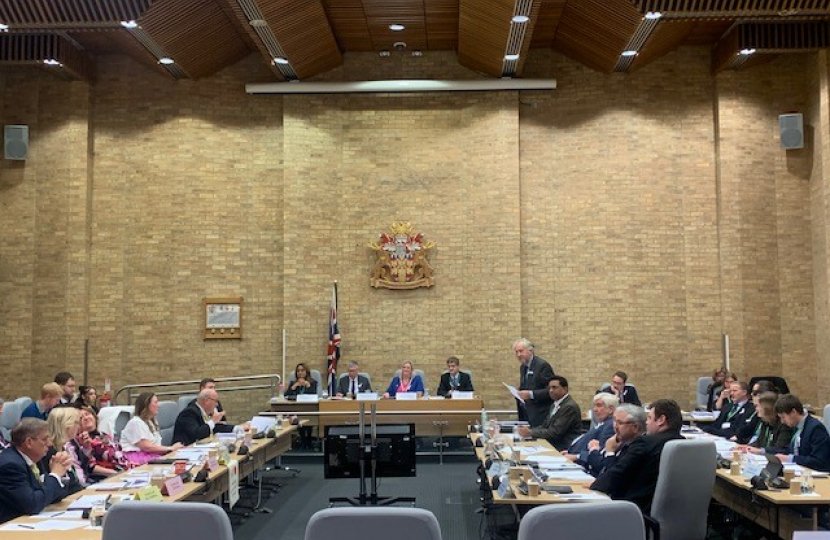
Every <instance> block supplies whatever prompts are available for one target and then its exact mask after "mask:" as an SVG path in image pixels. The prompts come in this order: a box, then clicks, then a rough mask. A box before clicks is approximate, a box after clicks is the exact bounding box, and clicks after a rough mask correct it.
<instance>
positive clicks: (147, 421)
mask: <svg viewBox="0 0 830 540" xmlns="http://www.w3.org/2000/svg"><path fill="white" fill-rule="evenodd" d="M158 414H159V399H158V397H156V395H155V394H154V393H153V392H143V393H142V394H140V395H139V396H138V399H136V400H135V416H133V417H132V418H130V421H129V422H127V425H126V426H124V429H123V430H122V431H121V447H122V448H123V449H124V457H126V458H127V461H129V462H130V463H132V464H133V465H144V464H145V463H147V462H148V461H150V460H152V459H155V458H157V457H159V456H160V455H163V454H167V453H169V452H174V451H176V450H178V449H179V448H181V447H182V443H175V444H174V445H172V446H164V445H162V444H161V432H160V431H159V424H158V421H156V417H157V416H158Z"/></svg>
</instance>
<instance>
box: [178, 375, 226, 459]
mask: <svg viewBox="0 0 830 540" xmlns="http://www.w3.org/2000/svg"><path fill="white" fill-rule="evenodd" d="M218 402H219V395H218V394H217V393H216V390H210V389H207V388H206V389H204V390H202V391H201V392H199V395H198V396H197V397H196V400H195V401H193V402H191V403H190V405H188V406H187V407H185V408H184V409H183V410H182V412H180V413H179V416H177V417H176V424H175V426H174V427H173V444H175V443H182V444H184V445H188V444H193V443H195V442H196V441H198V440H201V439H205V438H207V437H210V436H211V435H212V434H213V433H230V432H232V431H233V428H234V426H232V425H230V424H221V423H219V420H221V418H222V416H223V413H221V412H220V411H217V410H216V403H218Z"/></svg>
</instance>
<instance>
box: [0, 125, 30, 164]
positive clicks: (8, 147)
mask: <svg viewBox="0 0 830 540" xmlns="http://www.w3.org/2000/svg"><path fill="white" fill-rule="evenodd" d="M28 153H29V126H5V129H4V130H3V157H5V158H6V159H13V160H18V161H22V160H25V159H26V154H28Z"/></svg>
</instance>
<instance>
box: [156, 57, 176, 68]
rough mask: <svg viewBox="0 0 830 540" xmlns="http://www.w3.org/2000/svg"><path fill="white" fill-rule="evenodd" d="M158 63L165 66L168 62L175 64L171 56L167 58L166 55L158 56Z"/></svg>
mask: <svg viewBox="0 0 830 540" xmlns="http://www.w3.org/2000/svg"><path fill="white" fill-rule="evenodd" d="M159 64H164V65H165V66H169V65H170V64H175V62H174V61H173V59H172V58H167V57H166V56H165V57H163V58H159Z"/></svg>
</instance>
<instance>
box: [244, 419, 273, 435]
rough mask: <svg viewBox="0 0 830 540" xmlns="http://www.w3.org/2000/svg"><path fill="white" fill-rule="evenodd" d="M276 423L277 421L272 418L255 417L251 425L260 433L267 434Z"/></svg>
mask: <svg viewBox="0 0 830 540" xmlns="http://www.w3.org/2000/svg"><path fill="white" fill-rule="evenodd" d="M276 423H277V419H276V418H274V417H271V416H254V417H253V418H251V422H250V425H251V427H252V428H256V429H257V432H258V433H266V432H267V431H268V430H269V429H271V428H272V427H274V424H276Z"/></svg>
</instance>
